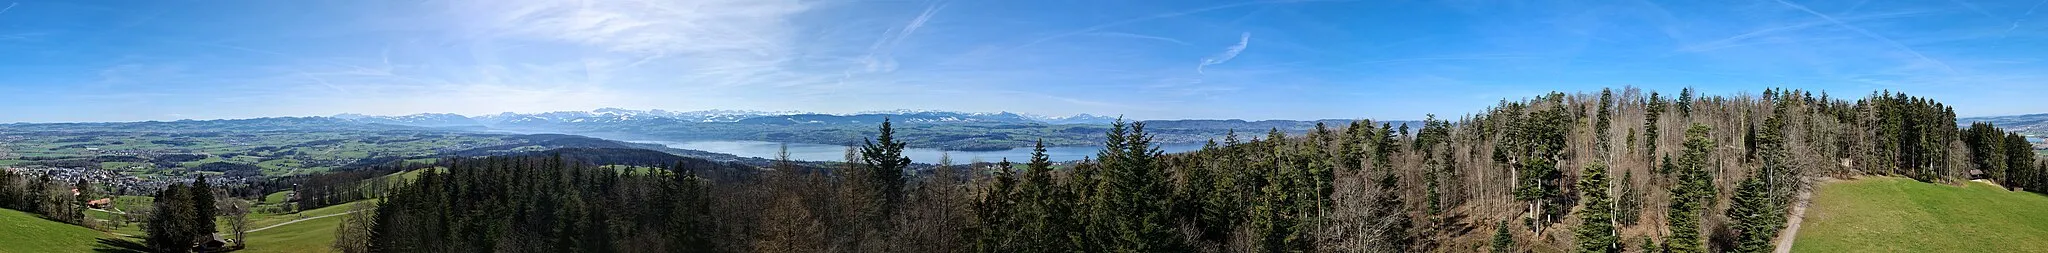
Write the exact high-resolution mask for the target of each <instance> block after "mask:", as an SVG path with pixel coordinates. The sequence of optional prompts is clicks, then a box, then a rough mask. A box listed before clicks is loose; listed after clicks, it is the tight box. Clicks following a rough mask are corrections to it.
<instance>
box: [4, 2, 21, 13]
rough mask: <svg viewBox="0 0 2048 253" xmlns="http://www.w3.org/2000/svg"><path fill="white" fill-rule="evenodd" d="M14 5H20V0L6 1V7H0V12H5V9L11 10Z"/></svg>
mask: <svg viewBox="0 0 2048 253" xmlns="http://www.w3.org/2000/svg"><path fill="white" fill-rule="evenodd" d="M15 5H21V2H12V3H7V8H0V14H7V10H13V9H14V6H15Z"/></svg>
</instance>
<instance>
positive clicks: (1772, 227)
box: [1728, 176, 1785, 252]
mask: <svg viewBox="0 0 2048 253" xmlns="http://www.w3.org/2000/svg"><path fill="white" fill-rule="evenodd" d="M1771 198H1772V196H1771V193H1770V189H1769V186H1767V185H1765V184H1764V182H1763V180H1760V179H1759V178H1758V177H1754V176H1753V177H1750V178H1749V179H1745V180H1742V186H1741V187H1739V188H1736V190H1735V200H1734V201H1735V203H1734V205H1733V206H1731V207H1729V208H1728V218H1729V219H1731V220H1733V221H1734V222H1735V225H1734V228H1735V231H1736V233H1737V235H1736V239H1735V249H1734V250H1733V251H1731V252H1771V250H1772V249H1774V248H1775V247H1776V246H1777V242H1776V240H1775V239H1777V236H1778V230H1780V229H1783V228H1784V225H1785V221H1784V219H1785V215H1784V211H1783V209H1782V208H1781V207H1779V206H1777V205H1776V204H1774V203H1772V201H1771Z"/></svg>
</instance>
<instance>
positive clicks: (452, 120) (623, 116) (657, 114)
mask: <svg viewBox="0 0 2048 253" xmlns="http://www.w3.org/2000/svg"><path fill="white" fill-rule="evenodd" d="M333 118H337V119H345V120H350V121H355V122H362V123H377V124H390V125H406V126H423V127H463V126H488V127H496V126H539V125H551V124H603V123H633V122H649V123H686V122H740V123H763V124H844V123H862V124H866V123H873V122H880V121H881V120H882V119H884V118H889V119H893V120H895V121H897V122H904V123H975V122H984V123H1042V124H1107V123H1109V122H1111V121H1115V120H1116V118H1114V117H1103V116H1095V115H1089V114H1080V115H1073V116H1064V117H1050V116H1041V115H1031V114H1018V113H1010V112H993V113H990V112H972V113H970V112H951V111H929V110H925V111H918V110H895V111H874V112H861V113H856V114H821V113H807V112H799V111H749V110H706V111H668V110H660V109H655V110H630V109H620V108H600V109H597V110H591V111H556V112H541V113H513V112H505V113H499V114H490V115H479V116H463V115H457V114H449V113H422V114H413V115H402V116H372V115H363V114H340V115H335V116H333Z"/></svg>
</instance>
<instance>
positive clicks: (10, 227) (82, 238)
mask: <svg viewBox="0 0 2048 253" xmlns="http://www.w3.org/2000/svg"><path fill="white" fill-rule="evenodd" d="M103 235H105V234H104V233H100V232H99V231H93V230H92V229H88V228H85V227H80V226H77V225H71V224H64V223H62V222H56V221H50V220H44V219H43V218H38V217H36V216H35V215H34V214H29V213H24V212H21V211H15V210H8V209H0V253H31V252H35V253H40V252H91V251H93V247H94V245H98V241H97V240H98V239H99V238H101V237H102V236H103ZM107 237H111V236H110V235H107Z"/></svg>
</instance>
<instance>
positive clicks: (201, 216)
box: [188, 175, 220, 236]
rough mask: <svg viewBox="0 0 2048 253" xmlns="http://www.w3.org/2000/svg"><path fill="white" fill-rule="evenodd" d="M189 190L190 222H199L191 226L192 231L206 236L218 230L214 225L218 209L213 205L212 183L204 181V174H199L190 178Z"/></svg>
mask: <svg viewBox="0 0 2048 253" xmlns="http://www.w3.org/2000/svg"><path fill="white" fill-rule="evenodd" d="M190 190H191V191H192V192H191V193H190V194H189V195H188V196H190V197H191V198H192V200H191V201H189V202H188V203H192V224H199V225H198V226H196V227H193V228H192V229H193V230H192V233H193V234H197V235H200V236H208V235H213V233H215V232H220V231H219V229H218V228H215V227H214V224H215V223H214V217H216V216H218V215H219V213H220V211H219V208H217V207H215V206H214V199H213V184H212V183H210V182H207V181H206V175H200V176H199V177H198V178H196V179H193V180H192V188H191V189H190Z"/></svg>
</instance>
